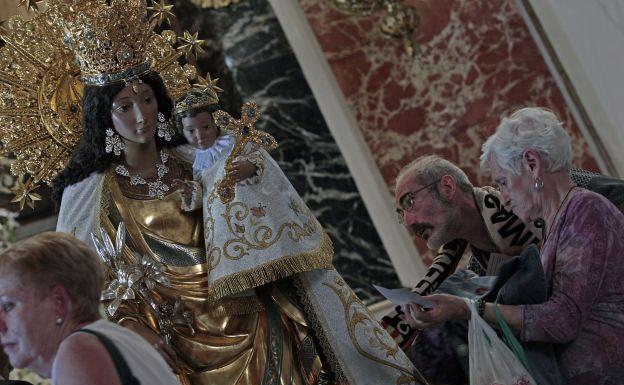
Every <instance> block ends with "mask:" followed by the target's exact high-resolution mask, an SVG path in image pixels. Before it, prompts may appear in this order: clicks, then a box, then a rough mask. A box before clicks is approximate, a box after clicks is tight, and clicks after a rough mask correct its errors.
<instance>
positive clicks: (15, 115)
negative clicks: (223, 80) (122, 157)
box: [0, 0, 205, 205]
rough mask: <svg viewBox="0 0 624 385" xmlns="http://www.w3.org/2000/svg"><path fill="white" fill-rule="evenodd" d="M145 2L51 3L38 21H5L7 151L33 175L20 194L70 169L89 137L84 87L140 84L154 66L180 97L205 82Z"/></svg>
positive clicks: (0, 78)
mask: <svg viewBox="0 0 624 385" xmlns="http://www.w3.org/2000/svg"><path fill="white" fill-rule="evenodd" d="M31 3H32V2H31ZM109 3H110V5H109ZM144 3H145V2H144V0H129V1H127V0H110V1H107V0H47V1H46V4H47V7H46V9H45V11H43V12H37V13H35V15H34V17H33V18H32V19H31V20H28V21H25V20H23V19H22V18H21V17H19V16H16V17H12V18H11V19H9V20H8V21H7V22H6V23H4V25H3V28H2V29H1V30H0V38H1V39H2V40H3V41H4V43H5V44H4V46H3V47H2V48H0V142H2V147H1V148H0V155H2V156H9V155H11V156H12V157H14V158H15V160H14V162H13V163H12V166H11V172H12V173H13V174H14V175H16V176H18V177H19V178H20V179H21V180H27V182H25V186H26V185H27V189H26V190H24V191H21V192H20V194H21V195H20V197H28V196H33V195H32V194H30V192H31V191H33V190H34V189H36V188H37V187H38V185H40V184H41V183H42V182H43V183H46V184H48V185H51V183H52V180H53V179H54V178H55V177H56V175H58V173H59V172H60V171H61V170H63V169H64V168H65V166H66V164H67V162H68V161H69V157H70V155H71V153H72V152H73V150H74V148H75V147H76V145H77V143H78V141H79V140H80V137H81V136H82V131H83V128H82V95H83V90H84V85H85V84H88V85H104V84H109V83H111V82H120V81H125V82H129V83H130V84H132V85H134V86H136V85H138V82H139V80H138V78H137V77H138V76H139V75H141V74H142V73H144V72H146V71H149V70H152V71H155V72H157V73H158V74H159V75H160V77H161V78H162V79H163V81H164V83H165V86H166V88H167V90H168V91H169V94H170V95H171V96H172V98H173V99H174V100H175V99H177V98H180V97H181V96H182V95H184V94H186V93H187V92H188V91H189V90H190V89H191V85H190V84H189V81H193V80H195V79H198V77H197V73H196V70H194V68H193V67H192V66H190V65H188V64H187V65H184V66H182V65H180V64H179V63H178V59H179V58H180V57H181V56H183V55H184V53H185V50H178V48H177V45H178V37H177V35H176V34H175V33H174V32H173V31H170V30H166V31H163V32H162V33H161V34H157V33H155V32H154V31H153V30H152V27H153V26H154V25H155V24H156V23H152V25H150V23H149V22H148V21H147V14H146V11H147V9H146V6H145V4H144ZM163 4H164V3H163ZM152 8H153V7H152ZM168 10H169V11H170V8H169V9H168ZM156 11H158V10H156ZM63 37H66V38H67V39H66V40H67V42H68V43H69V44H70V46H71V49H70V48H68V46H66V45H65V44H64V42H63ZM72 51H73V52H72ZM74 52H75V53H76V55H77V58H78V65H77V63H76V57H75V56H74ZM81 70H82V71H83V73H82V75H81ZM81 77H84V79H85V82H86V83H83V82H82V81H81ZM198 82H199V83H200V84H201V83H202V82H204V83H205V80H204V79H201V78H199V79H198ZM29 194H30V195H29ZM20 197H16V199H17V198H20ZM30 203H32V200H30V201H27V204H28V205H30Z"/></svg>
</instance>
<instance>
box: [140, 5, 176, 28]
mask: <svg viewBox="0 0 624 385" xmlns="http://www.w3.org/2000/svg"><path fill="white" fill-rule="evenodd" d="M147 9H148V10H149V11H151V12H152V15H151V16H150V22H151V23H153V24H152V25H156V26H159V27H160V25H161V24H162V23H163V22H165V21H167V24H169V25H171V20H173V19H175V17H176V16H175V14H174V13H173V12H172V11H171V10H172V9H173V5H169V4H167V2H165V0H160V3H159V2H157V1H156V0H152V6H151V7H147Z"/></svg>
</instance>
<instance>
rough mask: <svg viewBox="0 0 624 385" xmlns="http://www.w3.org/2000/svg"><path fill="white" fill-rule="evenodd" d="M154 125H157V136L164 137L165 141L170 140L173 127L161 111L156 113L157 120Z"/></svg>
mask: <svg viewBox="0 0 624 385" xmlns="http://www.w3.org/2000/svg"><path fill="white" fill-rule="evenodd" d="M156 127H158V137H159V138H165V140H166V141H167V142H169V141H171V137H172V136H173V134H174V131H173V127H171V123H169V122H168V121H167V119H166V118H165V114H163V113H162V112H159V113H158V122H157V123H156Z"/></svg>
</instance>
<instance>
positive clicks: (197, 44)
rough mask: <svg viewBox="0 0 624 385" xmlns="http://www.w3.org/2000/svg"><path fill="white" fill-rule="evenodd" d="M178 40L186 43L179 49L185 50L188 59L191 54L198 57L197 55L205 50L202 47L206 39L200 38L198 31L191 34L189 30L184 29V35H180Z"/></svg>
mask: <svg viewBox="0 0 624 385" xmlns="http://www.w3.org/2000/svg"><path fill="white" fill-rule="evenodd" d="M178 40H179V41H180V42H182V43H184V44H182V45H181V46H179V47H178V50H180V51H182V52H184V55H186V58H187V59H188V58H189V56H191V55H192V56H195V57H197V55H199V54H200V53H202V52H204V50H203V49H202V45H204V40H201V39H199V38H198V33H197V32H195V33H194V34H192V35H191V33H190V32H189V31H184V36H182V37H179V38H178Z"/></svg>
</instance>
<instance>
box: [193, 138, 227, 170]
mask: <svg viewBox="0 0 624 385" xmlns="http://www.w3.org/2000/svg"><path fill="white" fill-rule="evenodd" d="M234 141H235V139H234V137H233V136H232V135H230V134H223V135H221V136H219V137H218V138H217V140H215V142H214V144H213V145H212V146H210V147H208V148H207V149H205V150H195V161H194V162H193V170H196V171H198V170H206V169H208V168H210V167H212V165H213V164H215V163H216V162H218V161H220V160H221V159H223V158H225V157H226V156H228V155H229V154H230V151H232V147H233V146H234Z"/></svg>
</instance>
